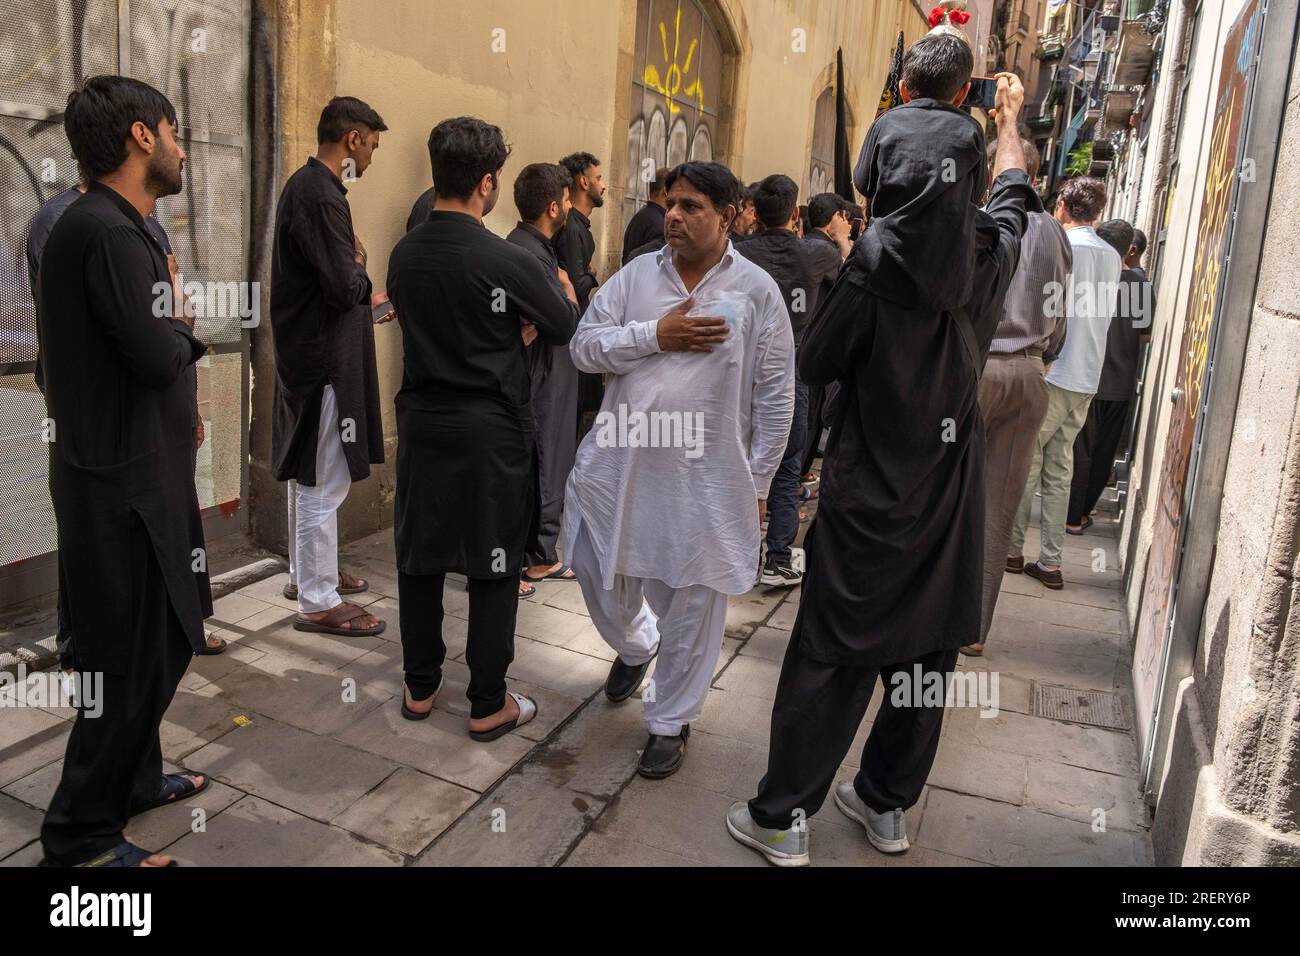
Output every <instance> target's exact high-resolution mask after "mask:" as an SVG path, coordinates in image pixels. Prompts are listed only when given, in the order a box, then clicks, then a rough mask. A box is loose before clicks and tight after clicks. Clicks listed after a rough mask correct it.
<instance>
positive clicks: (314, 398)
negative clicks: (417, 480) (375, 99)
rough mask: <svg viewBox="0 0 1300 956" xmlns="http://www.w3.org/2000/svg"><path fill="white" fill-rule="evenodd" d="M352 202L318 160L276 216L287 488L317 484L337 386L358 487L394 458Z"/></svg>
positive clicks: (278, 454) (291, 184) (274, 442)
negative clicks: (324, 424)
mask: <svg viewBox="0 0 1300 956" xmlns="http://www.w3.org/2000/svg"><path fill="white" fill-rule="evenodd" d="M346 195H347V188H346V187H345V186H344V185H343V183H341V182H340V181H339V179H338V177H337V176H335V175H334V173H333V172H332V171H331V170H330V168H329V167H328V166H326V165H325V164H324V163H322V162H320V161H319V160H317V159H316V158H315V157H312V158H311V159H308V160H307V164H306V165H305V166H303V167H302V168H301V169H299V170H298V171H297V172H296V173H294V174H293V175H292V176H290V177H289V181H288V182H287V183H285V184H284V190H283V191H282V192H281V193H280V202H279V204H278V205H277V206H276V210H275V243H274V246H273V248H272V253H271V331H272V337H273V338H274V340H275V371H276V376H275V398H274V403H275V413H274V418H273V420H272V424H271V460H272V465H273V467H274V469H275V477H276V479H277V480H278V481H288V480H290V479H293V480H296V481H297V482H298V483H299V484H303V485H315V484H316V444H317V437H318V435H319V426H320V403H321V395H322V394H323V393H324V391H325V386H326V385H331V386H333V388H334V395H335V398H336V399H337V402H338V412H339V422H340V423H343V422H350V423H351V424H352V426H353V427H352V428H351V429H348V430H347V433H346V434H347V437H349V438H350V439H351V440H348V441H344V442H343V453H344V457H345V458H346V459H347V463H348V472H349V474H350V475H351V476H352V480H353V481H360V480H361V479H362V478H365V477H367V476H368V475H369V474H370V466H371V465H372V464H379V463H380V462H382V461H383V460H384V433H383V422H382V420H381V418H380V413H379V373H378V369H377V368H376V365H375V329H374V323H373V321H372V320H371V314H370V307H369V306H370V292H371V285H370V279H369V277H368V276H367V275H366V270H365V267H364V266H361V265H358V264H357V262H356V260H355V255H356V253H355V234H354V233H353V231H352V211H351V210H350V209H349V208H348V201H347V198H346ZM398 315H399V316H400V315H401V313H400V312H399V313H398ZM340 427H341V428H342V427H343V426H342V425H341V426H340Z"/></svg>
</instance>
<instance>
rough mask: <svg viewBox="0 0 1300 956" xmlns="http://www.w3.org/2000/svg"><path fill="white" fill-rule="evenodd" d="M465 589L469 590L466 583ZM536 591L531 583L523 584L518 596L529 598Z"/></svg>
mask: <svg viewBox="0 0 1300 956" xmlns="http://www.w3.org/2000/svg"><path fill="white" fill-rule="evenodd" d="M525 577H527V575H525ZM465 590H466V591H468V590H469V585H468V584H467V585H465ZM536 593H537V588H535V587H533V586H532V585H531V584H525V585H524V586H523V587H522V588H521V589H520V591H519V597H520V598H521V599H522V598H530V597H532V596H533V595H534V594H536Z"/></svg>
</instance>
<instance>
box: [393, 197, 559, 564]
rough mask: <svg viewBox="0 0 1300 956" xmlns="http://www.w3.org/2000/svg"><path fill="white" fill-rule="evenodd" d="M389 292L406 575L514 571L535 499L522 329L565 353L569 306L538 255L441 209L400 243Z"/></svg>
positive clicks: (399, 537)
mask: <svg viewBox="0 0 1300 956" xmlns="http://www.w3.org/2000/svg"><path fill="white" fill-rule="evenodd" d="M387 285H388V295H389V297H390V299H391V300H392V302H393V305H394V307H395V308H396V309H397V314H398V315H399V316H401V318H400V320H399V321H400V322H401V327H402V387H401V390H400V391H398V393H397V399H396V406H397V442H398V444H397V497H396V502H395V528H394V531H395V537H396V541H397V566H398V569H399V570H401V571H402V572H403V573H405V574H413V575H430V574H441V573H443V572H447V571H455V572H459V573H462V574H466V575H468V576H470V577H475V578H501V577H507V576H511V575H518V574H519V569H520V567H521V566H522V564H523V561H524V547H525V545H526V543H527V541H528V538H529V537H530V534H531V532H532V531H533V529H534V519H535V517H536V515H535V501H536V494H537V472H536V468H537V464H536V433H535V428H534V423H533V412H532V407H531V395H530V391H531V384H530V378H529V372H528V350H527V349H526V348H525V347H524V342H523V338H522V336H521V335H520V326H519V320H520V319H521V318H523V319H526V320H528V321H529V322H531V323H532V324H533V325H534V326H536V327H537V334H538V339H539V342H538V343H535V344H541V343H545V344H547V345H564V344H565V343H567V342H568V341H569V339H570V338H572V336H573V332H574V329H575V328H577V318H576V315H575V312H574V309H573V305H572V303H571V302H569V300H568V299H567V298H565V297H564V296H563V295H561V294H560V293H559V291H558V288H557V287H558V282H556V283H555V284H554V285H552V283H551V281H550V280H549V279H548V277H547V270H546V268H545V267H544V266H543V265H542V264H541V262H540V261H538V258H537V256H536V255H534V254H533V253H531V252H527V251H525V250H523V249H521V248H519V247H518V246H517V245H515V244H513V243H510V242H506V241H505V240H504V239H502V238H501V237H499V236H495V235H493V234H492V233H491V232H489V231H488V230H487V229H486V228H485V227H484V226H483V225H482V223H480V222H479V221H478V220H476V219H474V218H473V217H472V216H468V215H465V214H463V213H457V212H442V211H438V210H436V209H435V210H434V211H433V212H431V213H430V214H429V219H428V221H427V222H425V223H424V224H423V225H420V226H416V227H415V228H414V229H412V230H411V231H410V232H408V233H407V234H406V235H405V236H404V237H403V238H402V239H401V241H399V242H398V243H397V245H396V246H395V247H394V249H393V252H392V254H391V255H390V256H389V258H388V284H387Z"/></svg>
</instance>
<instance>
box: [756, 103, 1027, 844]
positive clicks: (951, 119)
mask: <svg viewBox="0 0 1300 956" xmlns="http://www.w3.org/2000/svg"><path fill="white" fill-rule="evenodd" d="M949 161H951V164H950V163H949ZM986 180H987V173H986V170H985V161H984V135H983V131H982V129H981V128H980V126H979V124H978V123H977V122H976V121H975V120H974V119H972V118H971V117H970V116H968V115H967V114H965V113H963V112H962V111H960V110H957V109H955V108H953V107H951V106H947V105H944V104H940V103H938V102H936V101H934V100H928V99H922V100H914V101H912V102H911V103H909V104H906V105H904V106H901V107H897V108H895V109H894V110H891V111H890V112H888V113H886V114H885V115H884V116H882V117H881V118H880V119H878V120H877V121H876V122H875V124H874V125H873V126H872V128H871V131H870V133H869V134H868V136H867V140H866V143H865V144H864V145H863V150H862V157H861V159H860V161H859V165H858V169H857V171H856V174H855V182H856V185H857V187H858V189H859V190H860V191H861V192H862V193H863V194H864V195H867V196H869V197H872V222H871V225H870V227H869V228H868V230H867V232H866V234H865V235H864V236H863V238H862V239H861V240H859V242H858V243H857V245H856V246H855V247H854V250H853V253H852V254H851V255H850V257H849V260H848V262H847V264H846V267H845V269H844V270H843V271H842V272H841V274H840V277H839V279H838V280H837V281H836V284H835V286H834V288H833V289H832V291H831V294H830V296H829V297H828V299H827V300H826V301H825V302H823V303H822V305H821V307H820V308H819V310H818V313H817V315H816V316H815V317H814V319H813V322H812V324H811V325H810V326H809V329H808V332H807V334H806V336H805V338H804V341H803V344H802V348H801V350H800V355H799V372H800V375H801V376H802V377H803V378H804V379H805V380H806V381H807V382H808V383H809V384H811V385H827V384H829V383H831V382H835V381H838V382H839V383H840V385H841V388H842V390H843V394H842V396H841V398H840V400H839V405H840V409H839V411H838V412H837V416H836V420H835V421H834V422H833V423H832V424H831V434H830V438H829V440H828V442H827V448H826V457H825V462H824V467H823V471H822V483H821V494H820V500H819V505H818V511H817V516H816V518H815V519H814V521H813V524H812V526H811V527H810V528H809V530H808V534H807V536H806V539H805V547H806V549H807V558H808V573H807V575H806V576H805V578H804V583H803V599H802V600H801V602H800V605H799V615H798V617H797V618H796V621H795V625H794V631H793V634H792V636H791V641H790V645H789V648H788V650H787V653H786V657H785V661H784V663H783V666H782V674H781V679H780V682H779V684H778V688H777V697H776V701H775V703H774V707H773V714H772V740H771V747H770V756H769V763H768V773H767V776H766V777H765V778H764V780H763V782H762V783H761V784H760V785H759V795H758V796H757V797H755V799H754V800H753V801H751V802H750V812H751V814H752V815H753V818H754V819H755V821H757V822H758V823H759V824H760V825H761V826H770V827H777V826H780V827H782V828H784V827H788V826H789V825H790V822H789V821H790V819H791V817H792V815H793V813H794V811H795V810H796V809H802V810H803V811H804V812H805V813H806V814H807V815H809V816H811V815H812V814H813V813H815V812H817V810H818V808H819V807H820V806H821V803H822V801H823V800H824V799H825V796H826V793H827V791H828V789H829V787H830V784H831V782H832V780H833V777H834V773H835V771H836V769H837V768H838V766H839V764H840V762H841V760H842V758H843V756H844V754H845V752H846V751H847V749H848V746H849V744H850V743H851V742H852V740H853V736H854V734H855V733H856V731H857V728H858V725H859V723H860V722H861V719H862V716H863V714H864V713H865V711H866V707H867V703H868V701H869V700H870V696H871V688H872V686H873V684H874V682H875V680H876V678H877V677H878V676H885V677H888V676H890V675H892V674H893V673H894V672H896V671H898V672H902V673H905V674H907V675H908V680H909V681H912V682H914V679H913V674H914V672H913V670H912V668H913V667H914V666H917V665H919V666H920V667H921V669H922V673H926V674H928V673H931V672H938V673H946V672H949V671H951V670H952V668H953V666H954V665H955V662H956V657H957V648H959V647H961V646H962V645H965V644H970V643H972V642H974V641H977V640H978V639H979V629H980V600H981V596H980V595H981V581H982V564H983V529H984V489H983V474H984V464H983V457H984V443H983V442H984V439H983V421H982V418H981V414H980V408H979V403H978V384H979V377H980V374H981V371H982V367H983V353H985V352H986V351H987V348H988V343H989V341H990V340H991V338H992V336H993V332H994V330H995V329H996V326H997V321H998V317H999V315H1000V313H1001V308H1002V300H1003V297H1004V295H1005V293H1006V288H1007V285H1008V283H1009V282H1010V280H1011V275H1012V273H1013V272H1014V271H1015V267H1016V263H1017V260H1018V256H1019V247H1020V237H1021V236H1022V235H1023V233H1024V230H1025V227H1026V225H1027V211H1026V210H1027V207H1028V205H1029V204H1030V203H1031V202H1032V201H1033V199H1032V196H1033V191H1032V189H1031V187H1030V185H1029V182H1028V179H1027V178H1026V176H1025V174H1024V172H1023V171H1019V170H1013V171H1009V172H1006V173H1004V174H1003V175H1002V176H1000V177H998V179H997V181H996V182H995V183H994V185H993V190H992V194H991V196H990V199H989V203H988V206H987V208H986V210H980V209H979V208H978V205H977V204H978V203H979V202H980V201H981V199H982V197H983V195H984V186H985V182H986ZM909 687H910V684H909ZM892 690H893V688H892V687H889V686H887V687H886V700H885V701H884V703H883V704H882V708H881V713H880V715H879V716H878V717H877V719H876V723H875V725H874V727H873V730H872V734H871V737H870V739H869V741H868V743H867V746H866V749H865V752H864V754H863V759H862V764H861V766H862V770H861V772H860V773H859V774H858V777H857V779H856V780H855V787H856V790H857V793H858V795H859V796H860V797H861V798H862V799H863V801H864V802H865V803H866V804H867V805H868V806H869V807H871V808H872V809H873V810H876V811H877V812H885V811H888V810H893V809H896V808H904V809H905V808H907V807H909V806H911V805H912V803H914V802H915V801H916V798H917V797H918V796H919V794H920V792H921V787H922V786H923V785H924V783H925V779H926V776H927V775H928V773H929V770H930V765H931V763H932V761H933V758H934V754H935V752H936V749H937V747H938V743H939V730H940V727H941V723H942V716H943V710H942V707H926V706H923V707H911V706H895V703H894V700H893V694H892ZM908 699H909V700H910V699H911V696H910V694H909V696H908Z"/></svg>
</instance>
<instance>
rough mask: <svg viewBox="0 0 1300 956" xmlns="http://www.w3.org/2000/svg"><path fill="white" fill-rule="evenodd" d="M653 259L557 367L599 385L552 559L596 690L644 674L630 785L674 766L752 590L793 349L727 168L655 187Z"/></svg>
mask: <svg viewBox="0 0 1300 956" xmlns="http://www.w3.org/2000/svg"><path fill="white" fill-rule="evenodd" d="M667 184H668V213H667V215H666V217H665V219H664V236H665V238H666V240H667V243H668V245H667V246H666V247H665V248H664V249H662V250H661V251H660V252H657V253H655V254H653V255H643V256H639V257H638V258H636V259H634V260H632V261H631V262H630V263H628V264H627V265H626V266H625V267H623V268H622V269H620V270H619V271H618V272H616V273H615V274H614V275H613V276H612V277H611V278H610V280H609V281H608V282H606V283H605V285H604V286H602V287H601V289H600V290H599V291H598V292H597V293H596V295H595V296H594V297H593V298H592V300H591V306H590V307H589V308H588V309H587V312H586V313H585V314H584V315H583V317H582V321H581V323H580V324H579V326H578V331H577V333H576V334H575V335H574V337H573V342H572V343H571V345H570V347H569V348H570V351H571V352H572V354H573V359H574V362H575V363H576V364H577V366H578V368H580V369H583V370H585V371H589V372H599V373H607V374H609V375H610V376H612V377H611V379H610V383H609V388H608V389H607V390H606V392H605V400H604V403H603V405H602V407H601V414H600V416H599V419H598V421H597V423H596V426H595V427H594V428H593V429H592V431H591V433H590V434H588V435H587V437H586V438H585V439H584V440H583V442H582V445H581V446H580V447H579V448H578V459H577V462H576V463H575V465H574V467H573V472H572V473H571V474H570V476H569V485H568V489H567V493H566V496H565V505H564V542H565V554H566V555H567V556H568V558H569V563H570V564H572V565H573V570H574V571H576V572H577V574H578V580H579V581H580V582H581V583H582V593H583V597H584V598H585V599H586V602H587V609H588V611H589V612H590V613H591V619H592V623H593V624H595V625H596V628H597V630H598V631H599V632H600V635H601V637H602V638H604V640H605V642H606V643H607V644H609V646H610V647H611V648H613V649H614V651H615V652H616V653H617V654H618V658H617V659H616V660H615V662H614V664H613V666H612V667H611V668H610V672H609V678H608V680H606V682H605V695H606V696H607V697H608V698H609V699H610V700H612V701H622V700H626V699H628V698H629V697H631V696H632V695H633V694H634V693H636V691H637V690H638V689H639V688H640V686H641V682H642V679H643V678H644V677H645V674H646V671H647V670H648V668H649V666H650V662H651V661H652V660H655V659H656V656H657V660H658V662H657V664H656V665H655V673H654V680H653V682H652V685H651V686H652V687H653V692H652V693H651V692H647V693H646V694H645V695H644V697H643V698H642V699H643V700H644V701H645V718H646V725H647V729H648V730H649V732H650V736H649V739H648V740H647V742H646V747H645V750H644V751H643V752H642V754H641V760H640V763H639V765H638V772H639V773H640V774H641V775H642V776H644V777H650V778H661V777H667V776H668V775H670V774H672V773H675V772H676V771H677V769H678V768H679V767H680V766H681V762H682V759H683V756H684V753H685V749H686V740H687V737H688V735H689V733H690V725H691V723H692V722H693V721H694V720H696V719H697V718H698V717H699V715H700V712H701V710H702V708H703V706H704V698H705V695H706V694H707V693H708V690H709V682H710V680H712V677H713V671H714V668H715V667H716V665H717V661H718V654H719V653H720V652H721V650H722V637H723V631H724V629H725V627H726V618H727V595H729V594H744V593H746V592H747V591H749V590H750V589H751V588H752V587H753V585H754V569H755V568H756V567H757V566H758V553H759V510H758V500H759V499H762V498H765V497H766V496H767V492H768V486H769V485H770V484H771V483H772V476H773V475H774V474H775V473H776V469H777V466H778V465H779V464H780V460H781V455H782V451H783V449H784V448H785V446H786V440H787V437H788V436H789V434H790V419H791V416H792V414H793V408H794V337H793V335H792V333H791V331H790V320H789V317H788V316H787V314H786V310H785V307H784V305H783V304H782V301H781V290H780V289H779V288H777V285H776V283H775V282H773V281H772V278H771V277H770V276H769V275H767V274H766V273H765V272H763V270H762V269H760V268H759V267H758V266H756V265H754V264H753V263H751V262H749V261H748V260H746V259H744V258H743V257H741V256H738V255H737V254H736V251H735V249H734V248H733V246H732V243H731V242H730V240H729V238H728V233H729V229H730V226H731V220H732V218H733V217H734V216H735V214H736V206H737V204H738V203H739V200H740V184H739V183H738V182H737V181H736V177H735V176H733V175H732V173H731V171H730V170H729V169H727V167H725V166H723V165H722V164H720V163H713V162H688V163H683V164H682V165H680V166H678V167H677V168H676V169H674V170H673V171H672V172H671V173H669V174H668V179H667Z"/></svg>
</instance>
